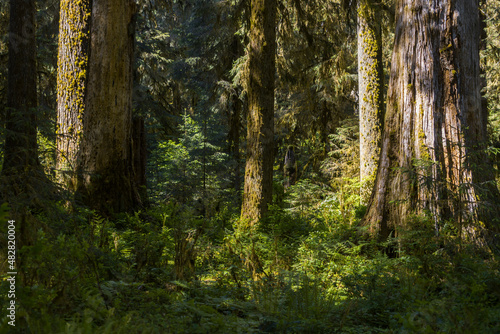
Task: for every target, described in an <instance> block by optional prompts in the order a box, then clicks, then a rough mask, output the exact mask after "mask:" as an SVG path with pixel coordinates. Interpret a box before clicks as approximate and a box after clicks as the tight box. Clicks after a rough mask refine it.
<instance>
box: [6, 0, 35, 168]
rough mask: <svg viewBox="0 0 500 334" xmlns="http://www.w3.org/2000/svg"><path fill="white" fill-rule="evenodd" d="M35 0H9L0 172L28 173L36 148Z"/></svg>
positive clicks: (33, 166)
mask: <svg viewBox="0 0 500 334" xmlns="http://www.w3.org/2000/svg"><path fill="white" fill-rule="evenodd" d="M35 13H36V5H35V0H11V1H10V27H9V62H8V71H9V72H8V79H7V80H8V89H7V108H6V109H7V115H6V118H7V122H6V125H5V130H6V131H5V133H6V135H5V150H4V161H3V169H2V173H3V174H4V175H6V176H9V175H13V174H22V173H26V172H27V173H30V172H31V171H32V170H34V169H38V168H39V166H40V163H39V160H38V150H37V137H36V136H37V121H36V108H37V90H36V73H37V72H36V41H35Z"/></svg>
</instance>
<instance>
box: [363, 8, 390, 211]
mask: <svg viewBox="0 0 500 334" xmlns="http://www.w3.org/2000/svg"><path fill="white" fill-rule="evenodd" d="M357 34H358V83H359V131H360V148H359V149H360V179H361V181H362V183H363V186H362V188H361V198H362V201H363V202H365V203H366V202H367V201H368V199H369V197H370V192H371V189H372V187H373V183H374V181H375V176H376V173H377V164H378V158H379V156H380V142H381V137H382V114H383V108H384V102H383V92H382V90H383V74H384V72H383V67H382V33H381V28H380V10H379V9H378V6H377V5H375V4H373V3H372V1H371V0H358V32H357Z"/></svg>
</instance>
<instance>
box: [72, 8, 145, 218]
mask: <svg viewBox="0 0 500 334" xmlns="http://www.w3.org/2000/svg"><path fill="white" fill-rule="evenodd" d="M134 15H135V5H134V2H133V1H132V0H100V1H94V2H93V5H92V17H91V52H90V57H89V72H88V84H87V94H86V95H85V99H84V103H85V107H86V113H85V115H84V121H83V138H82V143H81V156H80V158H79V166H78V168H79V174H80V175H79V184H78V189H77V193H78V194H80V195H81V197H82V199H83V201H84V202H85V203H86V204H88V205H89V206H90V207H92V208H95V209H97V210H99V211H101V212H102V213H111V212H121V211H130V210H132V209H134V208H135V207H136V206H137V205H138V204H139V203H140V198H139V195H138V192H137V186H136V184H135V176H134V172H133V153H132V152H133V148H132V141H131V135H132V60H133V54H134V52H133V51H134Z"/></svg>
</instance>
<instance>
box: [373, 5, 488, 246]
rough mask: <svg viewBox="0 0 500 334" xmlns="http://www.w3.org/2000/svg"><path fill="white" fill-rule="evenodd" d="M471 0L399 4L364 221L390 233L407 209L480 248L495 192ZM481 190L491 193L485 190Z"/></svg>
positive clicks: (476, 13)
mask: <svg viewBox="0 0 500 334" xmlns="http://www.w3.org/2000/svg"><path fill="white" fill-rule="evenodd" d="M478 5H479V4H478V1H477V0H435V1H426V0H399V1H398V2H397V12H396V17H397V22H396V36H395V46H394V52H393V58H392V69H391V77H390V84H389V91H388V97H387V111H386V115H385V124H384V134H383V139H382V152H381V157H380V164H379V169H378V172H377V178H376V181H375V186H374V190H373V193H372V197H371V200H370V203H369V207H368V211H367V215H366V216H365V219H364V222H365V224H368V225H369V226H370V229H371V231H372V232H374V233H377V232H378V233H379V234H380V236H382V237H386V236H388V235H389V233H390V232H391V231H392V230H394V229H396V228H397V226H400V225H401V224H404V223H405V221H406V220H407V218H408V217H409V216H410V215H411V214H413V213H421V212H424V211H427V212H430V214H431V215H432V216H433V218H434V221H435V222H436V230H438V229H439V226H440V222H441V221H444V220H445V219H453V221H455V222H457V223H458V224H459V228H460V230H461V231H462V232H463V233H464V236H466V237H467V239H468V240H470V241H471V242H474V243H476V244H479V245H484V243H485V237H486V235H487V234H488V233H487V231H488V230H492V229H497V226H496V225H495V223H494V220H490V219H488V220H484V221H483V222H480V221H479V219H481V217H483V216H485V215H487V214H489V217H498V209H496V208H495V207H489V209H490V212H486V211H487V210H485V208H488V203H493V200H492V197H494V198H495V201H496V200H498V190H497V189H496V187H489V188H488V186H487V185H486V184H485V183H484V182H486V181H491V180H492V179H493V175H492V173H491V172H490V170H489V169H488V167H489V166H488V164H487V163H486V164H485V162H486V155H485V154H484V153H482V151H481V149H482V148H483V147H484V146H483V145H484V143H485V142H486V110H484V109H482V107H481V93H480V89H481V82H480V68H479V43H480V19H479V10H478V7H479V6H478ZM485 188H487V190H489V191H488V193H489V195H487V194H486V193H485V192H484V191H483V190H484V189H485Z"/></svg>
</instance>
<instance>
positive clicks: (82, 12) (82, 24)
mask: <svg viewBox="0 0 500 334" xmlns="http://www.w3.org/2000/svg"><path fill="white" fill-rule="evenodd" d="M90 6H91V0H82V1H71V0H62V1H61V5H60V7H61V9H60V21H59V55H58V61H57V63H58V64H57V130H56V134H57V158H56V170H57V178H58V180H59V182H61V183H62V184H63V186H64V187H67V188H68V189H70V190H74V186H75V185H76V184H75V180H73V178H74V176H75V175H74V172H75V171H76V165H77V156H78V151H79V148H80V140H81V136H82V131H83V124H82V120H83V115H84V112H85V104H84V101H85V92H86V91H85V86H86V81H87V75H88V60H89V59H88V57H89V38H90V36H89V35H90V31H89V23H90V11H91V8H90Z"/></svg>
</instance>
